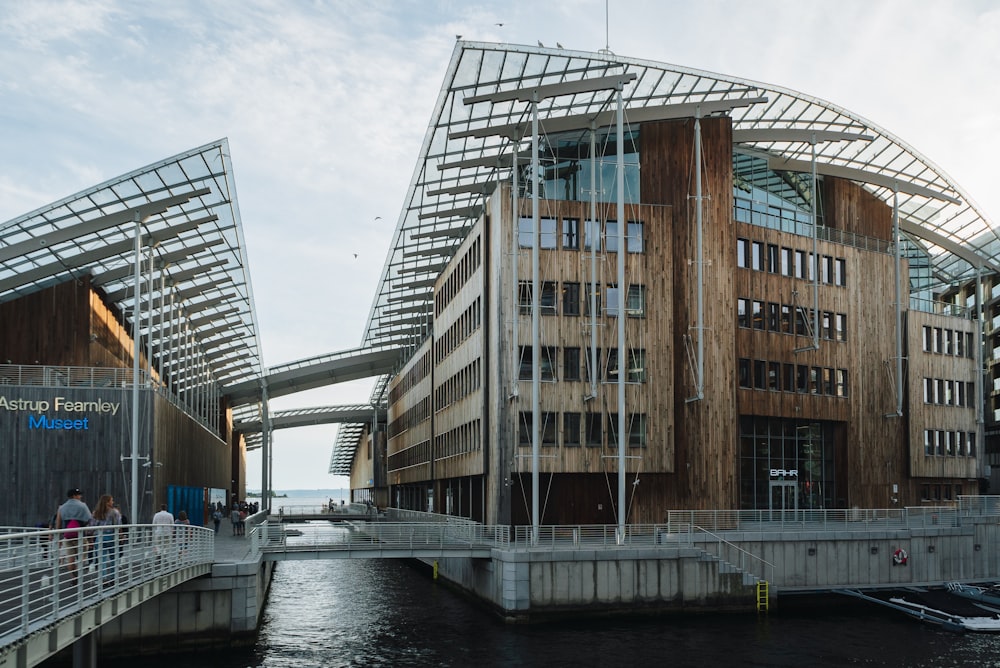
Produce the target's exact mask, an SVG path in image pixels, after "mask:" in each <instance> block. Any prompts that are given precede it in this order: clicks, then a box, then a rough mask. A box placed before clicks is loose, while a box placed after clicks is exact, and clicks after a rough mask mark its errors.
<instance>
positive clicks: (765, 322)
mask: <svg viewBox="0 0 1000 668" xmlns="http://www.w3.org/2000/svg"><path fill="white" fill-rule="evenodd" d="M815 313H816V311H815V310H814V309H811V308H807V307H805V306H795V305H793V304H778V303H776V302H765V301H762V300H760V299H748V298H746V297H739V298H738V299H737V300H736V322H737V324H738V325H739V326H740V327H743V328H745V329H759V330H763V331H768V332H778V333H780V334H794V335H796V336H812V328H813V325H814V323H815V322H816V320H815ZM793 314H794V315H793ZM819 335H820V338H823V339H827V340H829V341H846V340H847V314H846V313H834V312H832V311H820V319H819Z"/></svg>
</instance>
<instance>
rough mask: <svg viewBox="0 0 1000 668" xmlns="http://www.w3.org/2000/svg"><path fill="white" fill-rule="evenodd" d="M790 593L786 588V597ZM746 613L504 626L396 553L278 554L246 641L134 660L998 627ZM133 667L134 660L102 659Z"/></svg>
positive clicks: (822, 644)
mask: <svg viewBox="0 0 1000 668" xmlns="http://www.w3.org/2000/svg"><path fill="white" fill-rule="evenodd" d="M786 599H787V600H786ZM786 599H782V604H781V607H779V608H777V609H774V610H772V611H771V612H770V613H769V614H768V615H765V616H758V615H757V614H756V613H754V612H752V611H747V612H746V613H730V614H725V615H716V614H712V615H708V614H691V615H684V616H677V615H670V616H658V617H652V618H650V617H639V616H636V617H624V616H620V617H614V618H609V619H588V620H568V621H560V622H552V623H541V624H531V625H509V624H505V623H503V622H502V621H500V620H498V619H497V618H496V617H495V616H494V615H493V613H491V612H490V611H488V610H486V609H485V608H484V607H482V606H481V605H480V604H478V603H476V602H475V601H473V600H470V599H469V598H467V597H466V596H464V595H462V594H460V593H457V592H455V591H454V590H452V589H450V588H448V587H447V586H445V585H443V584H442V583H441V582H435V581H434V580H433V579H431V577H430V574H429V572H428V570H427V569H424V568H420V567H414V566H413V565H412V564H407V563H405V562H402V561H399V560H391V559H385V560H335V561H334V560H331V561H289V562H282V563H280V564H279V565H278V567H277V570H276V572H275V577H274V580H273V583H272V586H271V592H270V597H269V600H268V603H267V607H266V609H265V611H264V615H263V622H262V625H261V629H260V634H259V637H258V641H257V643H256V645H255V646H254V647H253V648H246V649H241V650H228V651H225V652H199V653H197V654H190V655H180V656H178V655H169V656H166V655H165V656H160V657H148V658H147V657H143V658H142V659H141V664H142V665H143V668H168V667H169V668H177V666H186V667H191V668H257V667H261V668H264V667H266V668H283V667H295V668H302V667H312V666H324V667H325V666H331V667H334V666H359V667H361V666H385V667H389V666H392V667H396V666H455V667H466V666H476V667H479V668H485V667H487V666H511V667H522V666H546V667H549V666H603V667H609V666H665V665H667V666H699V667H702V666H726V667H728V666H796V667H798V666H911V667H924V666H926V667H928V668H930V667H935V668H936V667H941V666H961V667H965V666H977V667H979V666H982V667H989V666H996V667H998V668H1000V634H997V635H991V634H969V633H967V634H964V635H960V634H955V633H951V632H948V631H944V630H941V629H938V628H936V627H931V626H926V625H922V624H920V623H919V622H917V621H915V620H912V619H909V618H906V617H903V616H901V615H900V614H899V613H895V612H893V611H891V610H887V609H882V608H875V607H872V606H870V605H869V604H866V603H863V602H860V601H856V600H854V599H849V598H846V597H845V598H841V597H826V598H809V599H806V598H795V597H786ZM99 663H100V665H102V666H111V667H112V668H125V667H126V666H128V667H129V668H134V666H135V665H136V663H137V659H136V658H132V659H129V660H116V661H110V660H100V662H99Z"/></svg>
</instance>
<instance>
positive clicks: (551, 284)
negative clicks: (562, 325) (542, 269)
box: [538, 281, 556, 315]
mask: <svg viewBox="0 0 1000 668" xmlns="http://www.w3.org/2000/svg"><path fill="white" fill-rule="evenodd" d="M538 306H539V308H540V309H541V313H542V315H555V314H556V283H555V281H544V282H543V283H542V297H541V300H540V302H539V304H538Z"/></svg>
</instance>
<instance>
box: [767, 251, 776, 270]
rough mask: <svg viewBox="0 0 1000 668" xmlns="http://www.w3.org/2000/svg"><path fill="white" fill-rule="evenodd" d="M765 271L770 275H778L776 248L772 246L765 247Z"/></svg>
mask: <svg viewBox="0 0 1000 668" xmlns="http://www.w3.org/2000/svg"><path fill="white" fill-rule="evenodd" d="M767 270H768V271H769V272H771V273H772V274H777V273H778V247H777V246H776V245H774V244H768V245H767Z"/></svg>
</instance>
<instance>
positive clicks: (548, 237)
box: [538, 218, 559, 249]
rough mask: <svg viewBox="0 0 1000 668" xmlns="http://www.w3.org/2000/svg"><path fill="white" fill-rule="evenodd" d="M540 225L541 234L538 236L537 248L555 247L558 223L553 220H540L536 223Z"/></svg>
mask: <svg viewBox="0 0 1000 668" xmlns="http://www.w3.org/2000/svg"><path fill="white" fill-rule="evenodd" d="M538 222H539V224H540V225H541V227H540V229H541V233H540V234H539V244H538V247H539V248H547V249H552V248H555V247H556V239H558V237H559V235H558V232H557V230H558V225H559V221H557V220H556V219H555V218H542V219H541V220H539V221H538Z"/></svg>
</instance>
